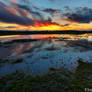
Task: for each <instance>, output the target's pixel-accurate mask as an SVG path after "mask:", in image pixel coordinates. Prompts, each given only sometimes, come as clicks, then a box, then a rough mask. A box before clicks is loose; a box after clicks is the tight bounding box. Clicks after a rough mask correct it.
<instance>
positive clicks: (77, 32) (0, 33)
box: [0, 30, 92, 36]
mask: <svg viewBox="0 0 92 92" xmlns="http://www.w3.org/2000/svg"><path fill="white" fill-rule="evenodd" d="M86 33H92V31H77V30H67V31H62V30H59V31H55V30H54V31H13V30H12V31H8V30H4V31H3V30H0V36H4V35H36V34H74V35H79V34H86Z"/></svg>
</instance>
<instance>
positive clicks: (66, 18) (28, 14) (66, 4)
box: [0, 0, 92, 31]
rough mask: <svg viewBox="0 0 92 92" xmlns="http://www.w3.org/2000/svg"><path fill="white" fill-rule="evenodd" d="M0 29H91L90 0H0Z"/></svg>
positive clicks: (91, 5) (91, 7) (91, 1)
mask: <svg viewBox="0 0 92 92" xmlns="http://www.w3.org/2000/svg"><path fill="white" fill-rule="evenodd" d="M0 30H23V31H24V30H29V31H31V30H36V31H37V30H38V31H39V30H42V31H43V30H52V31H54V30H92V0H0Z"/></svg>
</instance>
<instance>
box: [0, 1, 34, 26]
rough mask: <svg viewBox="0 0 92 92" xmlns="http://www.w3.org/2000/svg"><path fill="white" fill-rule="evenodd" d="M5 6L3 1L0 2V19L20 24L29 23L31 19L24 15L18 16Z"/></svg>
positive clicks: (31, 22) (31, 21)
mask: <svg viewBox="0 0 92 92" xmlns="http://www.w3.org/2000/svg"><path fill="white" fill-rule="evenodd" d="M6 7H7V6H5V5H4V4H3V3H1V2H0V21H2V22H7V23H16V24H21V25H31V24H33V20H31V19H29V18H27V17H26V16H24V15H23V16H18V15H15V14H12V13H10V12H9V11H7V10H6Z"/></svg>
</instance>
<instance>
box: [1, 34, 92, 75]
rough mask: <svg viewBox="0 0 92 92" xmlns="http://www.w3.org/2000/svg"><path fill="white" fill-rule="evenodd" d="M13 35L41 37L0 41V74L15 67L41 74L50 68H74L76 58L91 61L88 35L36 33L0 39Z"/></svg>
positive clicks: (23, 37) (24, 37)
mask: <svg viewBox="0 0 92 92" xmlns="http://www.w3.org/2000/svg"><path fill="white" fill-rule="evenodd" d="M14 39H40V40H38V41H32V42H31V41H30V42H22V43H21V42H12V43H3V44H1V45H0V61H2V62H3V63H0V76H3V75H6V74H10V73H13V72H16V71H24V72H25V73H26V74H32V75H38V74H40V75H42V74H45V73H47V72H49V69H50V68H61V67H65V68H67V69H69V70H71V71H75V70H76V67H77V66H78V62H77V60H78V59H79V58H82V59H84V61H85V62H86V61H87V62H92V42H91V35H53V36H50V35H35V36H21V37H20V36H19V37H9V38H7V39H6V38H1V39H0V40H1V42H6V41H12V40H14ZM5 59H7V60H5ZM20 60H21V62H20ZM16 61H17V62H16Z"/></svg>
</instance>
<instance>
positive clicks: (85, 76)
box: [0, 59, 92, 92]
mask: <svg viewBox="0 0 92 92" xmlns="http://www.w3.org/2000/svg"><path fill="white" fill-rule="evenodd" d="M78 63H79V65H78V67H77V69H76V71H75V73H73V72H70V71H69V70H67V69H65V68H61V69H55V68H50V72H49V73H48V74H45V75H42V76H40V75H37V76H31V75H26V74H25V73H23V72H19V71H16V72H15V73H13V74H10V75H6V76H3V77H1V78H0V92H84V89H85V88H90V87H92V63H85V62H83V60H81V59H79V60H78Z"/></svg>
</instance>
